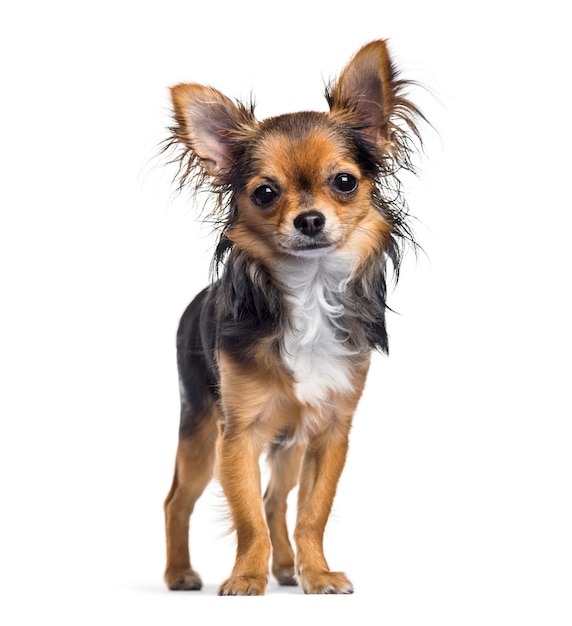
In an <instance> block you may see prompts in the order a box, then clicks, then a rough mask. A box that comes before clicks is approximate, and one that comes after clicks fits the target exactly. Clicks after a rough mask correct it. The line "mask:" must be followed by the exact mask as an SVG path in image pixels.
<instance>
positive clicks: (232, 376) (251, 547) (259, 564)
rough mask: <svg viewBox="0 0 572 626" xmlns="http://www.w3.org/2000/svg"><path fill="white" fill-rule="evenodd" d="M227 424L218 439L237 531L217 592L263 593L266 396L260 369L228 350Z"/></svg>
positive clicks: (223, 358)
mask: <svg viewBox="0 0 572 626" xmlns="http://www.w3.org/2000/svg"><path fill="white" fill-rule="evenodd" d="M219 366H220V372H221V405H222V408H223V413H224V426H223V428H222V429H221V432H220V434H219V438H218V442H217V475H218V478H219V481H220V483H221V486H222V488H223V491H224V493H225V495H226V498H227V500H228V504H229V507H230V512H231V515H232V521H233V524H234V530H235V531H236V542H237V545H236V561H235V564H234V568H233V570H232V573H231V575H230V577H229V578H228V580H226V581H225V582H223V583H222V585H221V586H220V587H219V590H218V593H219V595H223V596H239V595H261V594H263V593H264V591H265V589H266V585H267V584H268V574H269V572H268V562H269V559H270V534H269V531H268V526H267V525H266V521H265V519H264V513H263V504H262V492H261V485H260V464H259V459H260V454H261V452H262V448H263V446H264V437H263V436H262V435H261V432H259V429H258V428H257V425H256V423H257V421H258V420H259V419H260V417H261V415H263V414H264V406H265V404H266V402H267V397H266V393H265V391H264V389H263V388H262V389H261V387H260V384H259V383H258V382H257V381H258V380H259V377H257V376H256V372H252V371H245V368H244V367H241V366H240V365H239V364H237V363H236V362H235V361H234V360H233V359H232V358H230V357H228V356H227V355H226V354H225V353H221V354H219Z"/></svg>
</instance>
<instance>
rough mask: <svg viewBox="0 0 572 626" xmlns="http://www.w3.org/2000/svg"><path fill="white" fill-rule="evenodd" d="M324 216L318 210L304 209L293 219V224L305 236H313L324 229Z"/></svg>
mask: <svg viewBox="0 0 572 626" xmlns="http://www.w3.org/2000/svg"><path fill="white" fill-rule="evenodd" d="M325 224H326V217H325V215H324V214H323V213H320V211H305V212H304V213H300V215H297V216H296V218H295V219H294V226H295V227H296V228H297V229H298V230H299V231H300V232H301V233H302V234H303V235H306V236H307V237H315V236H316V235H318V234H319V233H321V232H322V231H323V230H324V226H325Z"/></svg>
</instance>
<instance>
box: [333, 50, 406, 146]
mask: <svg viewBox="0 0 572 626" xmlns="http://www.w3.org/2000/svg"><path fill="white" fill-rule="evenodd" d="M399 84H400V83H399V82H397V81H396V79H395V69H394V67H393V64H392V62H391V59H390V58H389V54H388V51H387V44H386V42H385V41H384V40H378V41H372V42H370V43H368V44H366V45H365V46H364V47H363V48H361V49H360V50H359V51H358V52H357V53H356V54H355V56H354V57H353V58H352V59H351V60H350V62H349V63H348V64H347V66H346V67H345V69H344V70H343V71H342V73H341V75H340V77H339V79H338V81H337V83H336V84H334V85H333V86H332V87H331V88H330V89H329V90H328V93H327V94H326V97H327V98H328V102H329V104H330V110H331V112H332V114H336V113H341V114H348V113H351V114H352V116H353V117H354V118H356V122H357V126H358V128H359V130H360V132H362V133H364V134H365V135H366V138H367V139H369V141H372V142H373V143H375V144H376V145H377V146H378V147H379V148H381V149H382V150H385V151H391V148H392V146H391V143H392V142H391V126H390V118H391V115H392V113H393V112H394V107H395V99H396V96H397V91H398V89H399Z"/></svg>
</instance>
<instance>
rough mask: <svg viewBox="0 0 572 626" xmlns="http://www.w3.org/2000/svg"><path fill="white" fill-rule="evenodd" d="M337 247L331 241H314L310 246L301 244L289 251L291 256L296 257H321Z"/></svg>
mask: <svg viewBox="0 0 572 626" xmlns="http://www.w3.org/2000/svg"><path fill="white" fill-rule="evenodd" d="M334 247H335V245H334V244H333V243H332V242H331V241H323V242H318V241H313V242H312V243H308V244H299V245H295V246H292V247H290V248H289V249H288V252H289V253H290V254H293V255H294V256H320V255H322V254H326V253H327V252H328V251H329V250H332V249H333V248H334Z"/></svg>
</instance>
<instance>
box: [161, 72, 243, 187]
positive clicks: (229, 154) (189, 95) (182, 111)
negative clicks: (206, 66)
mask: <svg viewBox="0 0 572 626" xmlns="http://www.w3.org/2000/svg"><path fill="white" fill-rule="evenodd" d="M171 100H172V102H173V108H174V110H175V120H176V122H177V127H176V128H174V129H172V130H173V134H174V137H175V138H176V140H177V141H179V142H180V143H183V144H185V145H186V146H187V148H188V149H190V151H191V152H193V153H194V154H195V155H196V156H197V157H198V160H199V163H200V165H201V166H202V167H203V169H204V170H205V171H206V173H207V174H209V175H210V176H220V175H224V174H225V173H226V172H228V170H229V168H230V166H231V164H232V161H233V159H234V156H235V151H236V142H235V141H233V140H234V139H236V138H237V137H238V135H240V134H241V130H244V128H245V127H246V126H247V125H249V124H252V123H253V121H254V116H253V115H252V111H248V110H247V109H246V108H245V107H243V106H242V105H238V106H237V105H235V104H234V103H233V102H232V101H231V100H230V99H229V98H227V97H226V96H224V95H223V94H222V93H220V92H219V91H217V90H216V89H212V88H210V87H203V86H202V85H197V84H195V83H189V84H181V85H176V86H175V87H172V88H171Z"/></svg>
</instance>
